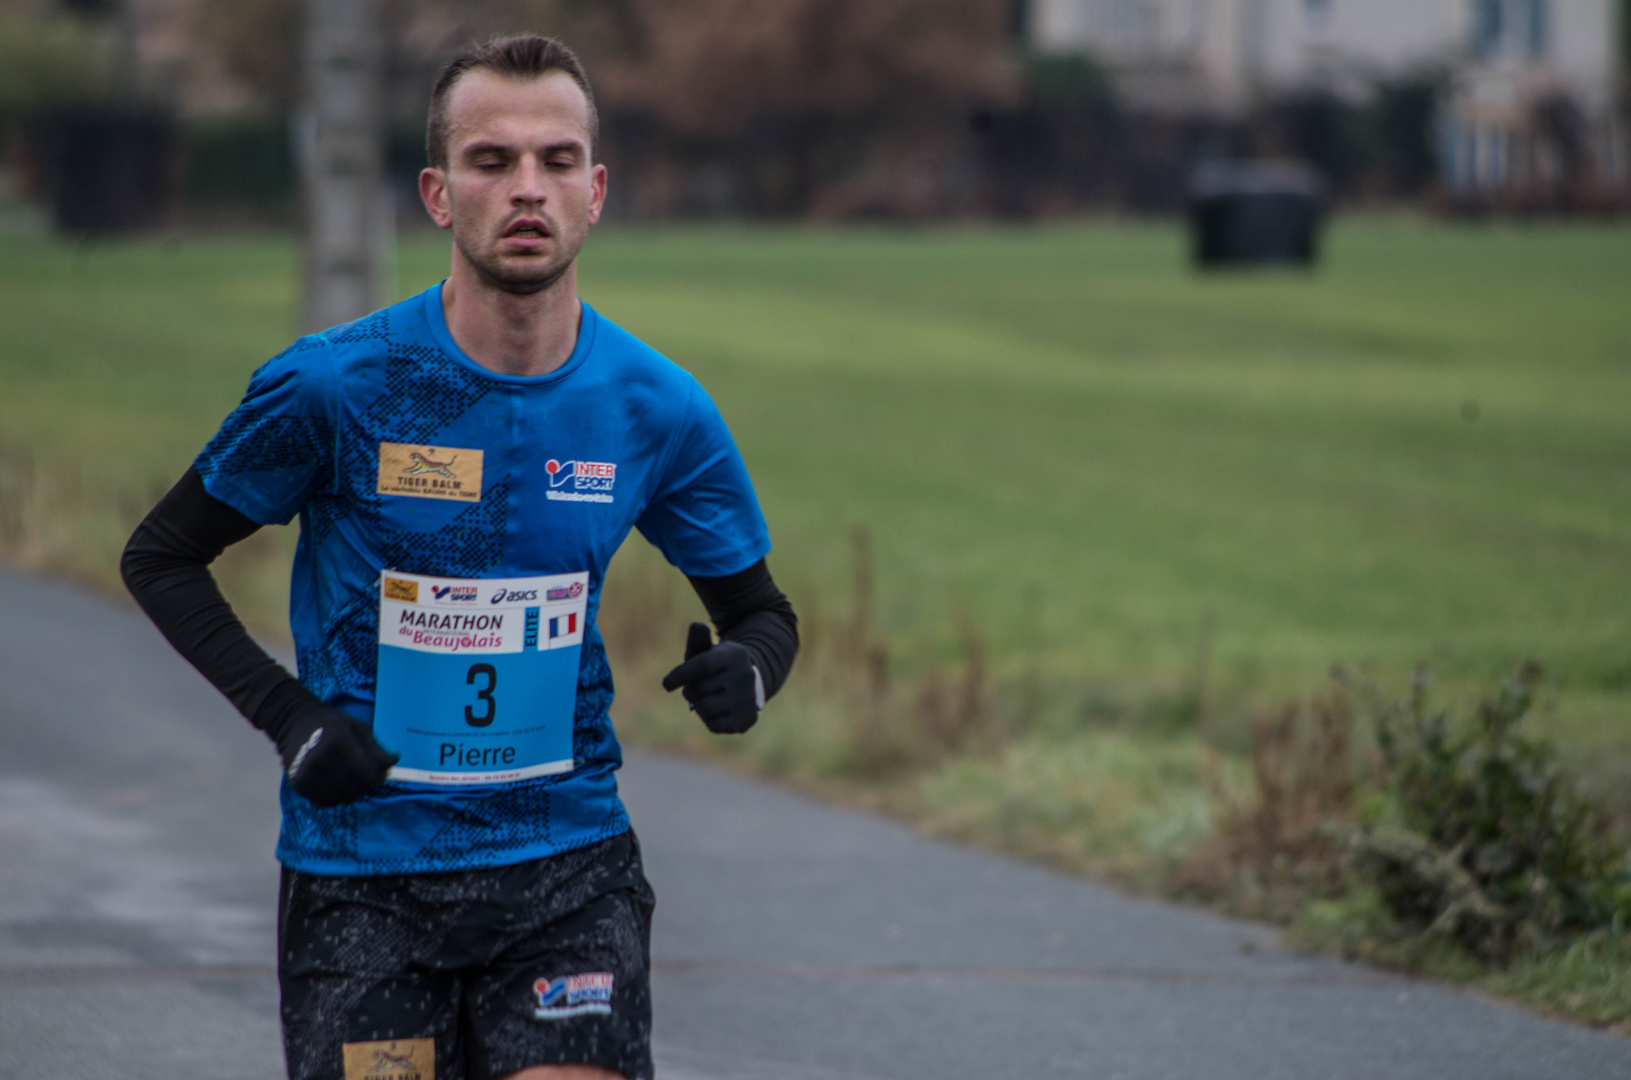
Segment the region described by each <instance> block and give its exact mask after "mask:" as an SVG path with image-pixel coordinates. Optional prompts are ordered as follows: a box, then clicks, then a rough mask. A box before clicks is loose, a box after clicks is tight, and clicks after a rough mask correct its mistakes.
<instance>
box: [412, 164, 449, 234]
mask: <svg viewBox="0 0 1631 1080" xmlns="http://www.w3.org/2000/svg"><path fill="white" fill-rule="evenodd" d="M419 201H420V202H422V203H424V204H425V213H427V214H429V215H430V219H431V220H432V221H434V222H436V227H437V228H439V229H451V228H452V227H453V206H452V201H451V200H450V199H449V198H448V191H447V173H446V172H444V171H442V170H441V169H438V168H434V167H432V168H429V169H422V170H420V173H419Z"/></svg>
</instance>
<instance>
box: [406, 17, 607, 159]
mask: <svg viewBox="0 0 1631 1080" xmlns="http://www.w3.org/2000/svg"><path fill="white" fill-rule="evenodd" d="M475 68H482V69H483V70H486V71H491V72H492V73H493V74H495V75H502V76H504V77H505V78H506V79H539V78H542V77H543V76H545V75H548V74H551V73H552V72H556V71H560V72H564V73H565V74H566V75H568V76H570V77H571V79H572V81H573V82H575V83H577V84H578V87H579V89H581V90H582V91H583V96H584V97H585V98H587V99H588V101H589V153H590V155H591V156H593V154H594V151H595V143H596V142H598V141H599V139H600V112H599V110H597V109H596V108H595V92H594V91H593V90H591V89H590V88H589V76H588V74H587V73H585V72H584V70H583V63H582V62H581V61H580V60H579V59H578V58H577V55H576V54H575V53H573V51H572V50H571V49H569V48H567V47H566V46H565V45H563V44H562V43H561V42H559V41H556V40H555V39H554V38H546V37H539V36H538V35H537V34H517V35H515V36H513V37H501V38H494V39H493V40H491V41H488V42H484V43H482V44H480V45H474V46H471V47H470V48H468V49H466V50H465V51H464V52H462V53H460V54H459V55H458V56H455V57H454V58H453V59H452V60H449V61H448V63H447V67H445V68H443V69H442V73H441V75H439V76H437V78H436V85H435V86H434V87H433V88H432V89H431V92H430V115H429V117H428V118H427V119H426V121H425V158H426V159H427V160H428V161H429V162H430V163H431V164H432V165H434V166H436V167H437V168H438V169H445V168H447V149H448V147H447V144H448V139H449V138H450V137H451V136H452V131H451V130H450V127H449V124H448V119H447V99H448V96H449V95H450V94H451V93H452V92H453V87H454V86H455V85H456V84H457V83H458V81H459V80H460V79H462V78H464V75H465V72H467V71H472V70H474V69H475Z"/></svg>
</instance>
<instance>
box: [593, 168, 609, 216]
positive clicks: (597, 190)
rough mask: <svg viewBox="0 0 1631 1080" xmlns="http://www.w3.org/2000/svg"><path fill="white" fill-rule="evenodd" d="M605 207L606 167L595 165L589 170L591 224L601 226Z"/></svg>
mask: <svg viewBox="0 0 1631 1080" xmlns="http://www.w3.org/2000/svg"><path fill="white" fill-rule="evenodd" d="M605 205H606V166H604V165H595V166H593V167H592V168H590V170H589V224H591V225H596V224H599V222H600V211H601V208H602V207H604V206H605Z"/></svg>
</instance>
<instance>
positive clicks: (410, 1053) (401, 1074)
mask: <svg viewBox="0 0 1631 1080" xmlns="http://www.w3.org/2000/svg"><path fill="white" fill-rule="evenodd" d="M341 1054H342V1055H343V1060H344V1062H345V1080H436V1040H435V1039H388V1040H384V1041H381V1042H354V1043H346V1044H345V1045H344V1046H343V1047H342V1048H341Z"/></svg>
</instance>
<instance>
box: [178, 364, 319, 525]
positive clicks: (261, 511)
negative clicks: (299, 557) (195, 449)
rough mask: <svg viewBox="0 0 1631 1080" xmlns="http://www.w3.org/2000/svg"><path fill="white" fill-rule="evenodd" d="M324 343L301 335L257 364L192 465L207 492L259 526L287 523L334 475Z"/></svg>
mask: <svg viewBox="0 0 1631 1080" xmlns="http://www.w3.org/2000/svg"><path fill="white" fill-rule="evenodd" d="M331 387H332V378H331V366H330V362H329V356H328V345H327V343H326V342H324V341H323V339H322V338H318V337H304V338H301V339H300V340H299V341H297V342H295V343H294V344H293V345H291V346H290V347H289V348H287V349H285V350H284V351H283V352H281V353H279V354H278V355H277V356H275V357H273V358H272V359H271V360H268V361H267V362H266V363H265V364H263V365H261V367H260V368H259V370H257V371H256V372H255V374H254V375H252V376H251V377H250V379H249V391H248V392H247V393H246V394H245V395H244V399H243V401H241V402H240V403H239V404H238V407H237V408H236V409H234V410H233V411H232V414H231V415H230V416H228V417H227V418H226V422H225V423H223V424H222V425H221V430H220V431H218V432H216V434H215V438H213V439H211V440H210V442H209V445H208V446H206V447H204V450H203V452H202V453H200V454H199V455H198V460H196V461H195V462H193V468H195V469H197V470H198V473H199V475H200V476H202V477H203V478H204V489H205V490H206V491H208V492H209V493H210V494H211V495H213V496H215V497H216V498H217V499H220V500H221V501H222V502H224V503H226V504H227V505H228V506H230V507H232V508H233V509H234V510H236V511H238V512H239V513H240V514H243V515H244V516H245V517H247V518H250V519H251V520H253V521H258V522H260V523H261V524H262V525H272V524H278V525H287V524H288V523H289V522H290V521H291V520H292V519H293V518H294V516H295V515H296V514H298V513H300V510H301V508H302V507H304V506H305V505H306V501H307V500H308V499H309V498H310V497H311V496H312V495H313V494H314V493H315V492H318V491H320V490H324V489H325V488H326V487H327V486H328V485H329V484H330V482H331V480H332V477H333V472H334V424H333V420H332V415H333V410H332V393H331Z"/></svg>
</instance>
